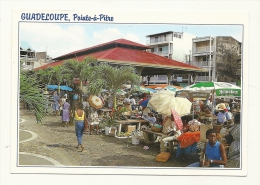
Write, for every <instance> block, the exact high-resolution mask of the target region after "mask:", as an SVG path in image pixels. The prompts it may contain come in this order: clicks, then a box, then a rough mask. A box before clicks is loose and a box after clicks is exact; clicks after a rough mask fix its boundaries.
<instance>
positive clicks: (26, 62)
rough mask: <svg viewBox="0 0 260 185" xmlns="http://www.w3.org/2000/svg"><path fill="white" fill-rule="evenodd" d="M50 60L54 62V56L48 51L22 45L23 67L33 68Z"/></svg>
mask: <svg viewBox="0 0 260 185" xmlns="http://www.w3.org/2000/svg"><path fill="white" fill-rule="evenodd" d="M50 62H52V58H51V57H49V56H48V55H47V52H35V51H34V50H32V49H31V48H27V49H23V48H22V47H20V65H21V68H22V69H24V70H32V69H34V68H37V67H40V66H43V65H46V64H48V63H50Z"/></svg>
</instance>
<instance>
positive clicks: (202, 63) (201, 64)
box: [192, 61, 213, 68]
mask: <svg viewBox="0 0 260 185" xmlns="http://www.w3.org/2000/svg"><path fill="white" fill-rule="evenodd" d="M192 65H194V66H197V67H200V68H209V65H210V62H209V61H200V62H197V61H195V62H194V61H193V62H192ZM211 67H213V62H211Z"/></svg>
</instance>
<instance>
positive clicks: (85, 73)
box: [62, 57, 97, 98]
mask: <svg viewBox="0 0 260 185" xmlns="http://www.w3.org/2000/svg"><path fill="white" fill-rule="evenodd" d="M96 63H97V60H96V59H95V58H93V57H86V58H85V59H84V60H83V61H82V62H77V61H75V60H68V61H65V62H64V63H63V64H62V66H63V71H62V74H63V75H64V77H66V78H67V80H68V81H70V80H71V79H73V78H75V77H77V78H79V80H80V94H81V96H80V97H81V98H82V83H83V81H84V80H86V79H88V78H89V77H90V75H91V72H92V70H93V67H94V66H95V65H96ZM69 79H70V80H69Z"/></svg>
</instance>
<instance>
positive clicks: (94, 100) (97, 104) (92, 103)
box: [88, 95, 103, 109]
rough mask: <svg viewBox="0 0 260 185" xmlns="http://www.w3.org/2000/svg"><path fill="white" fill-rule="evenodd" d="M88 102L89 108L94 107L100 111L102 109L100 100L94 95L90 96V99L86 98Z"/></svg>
mask: <svg viewBox="0 0 260 185" xmlns="http://www.w3.org/2000/svg"><path fill="white" fill-rule="evenodd" d="M88 102H89V104H90V106H92V107H94V108H95V109H101V108H102V107H103V102H102V100H101V99H100V98H99V97H97V96H95V95H90V97H89V98H88Z"/></svg>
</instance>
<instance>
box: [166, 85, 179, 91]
mask: <svg viewBox="0 0 260 185" xmlns="http://www.w3.org/2000/svg"><path fill="white" fill-rule="evenodd" d="M165 88H166V89H168V90H170V91H174V92H175V91H176V90H177V89H176V88H174V87H171V86H167V87H165Z"/></svg>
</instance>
